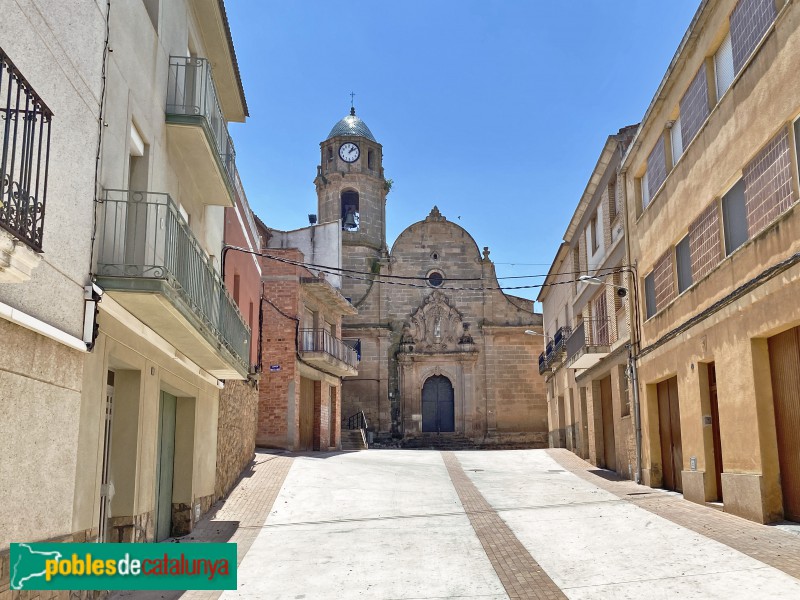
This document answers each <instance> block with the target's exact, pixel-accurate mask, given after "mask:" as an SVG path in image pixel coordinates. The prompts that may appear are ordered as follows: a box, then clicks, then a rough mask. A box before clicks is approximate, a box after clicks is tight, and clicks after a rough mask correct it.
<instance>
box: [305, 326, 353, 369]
mask: <svg viewBox="0 0 800 600" xmlns="http://www.w3.org/2000/svg"><path fill="white" fill-rule="evenodd" d="M300 352H324V353H325V354H328V355H329V356H332V357H333V358H336V359H338V360H340V361H342V362H343V363H345V364H347V365H349V366H351V367H353V368H356V367H358V358H357V357H356V351H355V350H353V349H352V348H351V347H350V346H348V345H347V344H345V343H344V342H343V341H342V340H340V339H339V338H335V337H333V336H332V335H331V333H330V332H329V331H327V330H326V329H301V330H300Z"/></svg>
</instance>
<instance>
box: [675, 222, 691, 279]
mask: <svg viewBox="0 0 800 600" xmlns="http://www.w3.org/2000/svg"><path fill="white" fill-rule="evenodd" d="M675 262H676V265H677V267H678V292H679V293H682V292H683V291H684V290H686V289H687V288H688V287H689V286H690V285H692V256H691V252H690V250H689V236H688V235H687V236H686V237H685V238H683V239H682V240H681V241H680V242H678V245H677V246H675Z"/></svg>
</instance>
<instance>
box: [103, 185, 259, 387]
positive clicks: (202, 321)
mask: <svg viewBox="0 0 800 600" xmlns="http://www.w3.org/2000/svg"><path fill="white" fill-rule="evenodd" d="M103 206H104V208H105V212H104V214H102V215H101V217H100V221H99V223H98V230H99V231H98V260H97V284H98V285H99V286H100V287H102V288H104V289H105V291H106V293H107V294H108V295H109V296H111V297H112V298H113V299H114V300H116V301H117V302H119V303H120V304H121V305H122V306H123V307H125V308H126V309H127V310H128V311H129V312H130V313H131V314H133V315H134V316H136V317H137V318H138V319H139V320H140V321H142V322H143V323H144V324H145V325H147V326H148V327H150V328H152V329H153V330H154V331H156V332H157V333H158V334H159V335H161V337H163V338H164V339H165V340H167V341H168V342H169V343H170V344H172V345H173V346H175V348H176V349H177V350H178V351H179V352H180V353H181V354H183V355H185V356H186V357H187V358H189V359H190V360H192V361H194V362H195V363H197V364H198V365H199V366H200V367H202V368H203V369H205V370H206V371H208V372H209V373H210V374H211V375H213V376H214V377H217V378H218V379H244V378H245V377H246V376H247V373H248V371H249V364H248V362H249V356H250V349H249V347H250V330H249V328H248V326H247V325H246V324H245V321H244V319H243V318H242V315H241V314H240V313H239V309H238V308H237V307H236V304H235V303H234V302H233V299H232V298H231V297H230V295H229V294H228V292H227V290H226V289H225V286H224V284H223V282H222V279H221V278H220V276H219V274H218V273H217V271H216V270H215V269H214V267H213V265H212V264H211V262H210V260H209V258H208V256H207V255H206V253H205V252H204V251H203V249H202V247H201V246H200V243H199V242H198V241H197V239H196V238H195V236H194V234H193V233H192V231H191V230H190V229H189V226H188V224H187V223H186V221H185V220H184V219H183V216H181V214H180V212H179V211H178V208H177V206H176V205H175V203H174V202H173V201H172V199H171V198H170V197H169V195H167V194H159V193H154V192H137V191H130V190H107V191H106V194H105V197H104V199H103ZM179 358H180V356H176V359H179Z"/></svg>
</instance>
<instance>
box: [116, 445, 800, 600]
mask: <svg viewBox="0 0 800 600" xmlns="http://www.w3.org/2000/svg"><path fill="white" fill-rule="evenodd" d="M248 475H249V477H246V478H244V479H243V480H242V482H241V483H240V484H239V486H237V488H236V489H235V490H234V492H233V493H232V494H231V496H230V498H229V499H228V501H227V502H226V503H225V504H224V505H223V506H222V507H221V508H220V509H219V510H218V511H217V512H216V514H215V515H214V516H213V518H212V519H211V520H206V521H204V523H203V524H202V525H201V526H200V527H199V528H198V529H197V530H196V531H195V533H194V535H193V538H194V539H193V541H223V540H225V539H229V538H230V539H231V541H237V542H238V543H239V544H240V548H239V550H240V561H241V562H240V567H239V589H238V590H237V591H235V592H233V591H231V592H225V593H224V594H223V595H222V597H223V598H231V599H233V598H259V599H270V600H272V599H275V600H277V599H287V600H300V599H303V600H313V599H323V598H330V599H337V600H338V599H345V598H378V599H389V598H408V599H412V598H413V599H418V598H431V599H433V598H481V599H487V600H489V599H491V600H494V599H504V598H570V599H603V598H637V599H640V598H648V599H650V598H653V599H655V598H726V599H727V598H748V599H750V598H767V597H768V598H798V597H800V580H798V579H796V578H795V577H797V576H798V575H800V535H797V534H796V529H794V528H793V527H792V526H791V525H785V526H784V527H783V528H781V527H765V526H762V525H757V524H754V523H751V522H749V521H744V520H742V519H739V518H737V517H733V516H730V515H727V514H725V513H722V512H720V511H717V510H715V509H713V508H708V507H703V506H698V505H696V504H692V503H689V502H686V501H684V500H683V499H682V498H681V497H680V496H679V495H677V494H671V493H666V492H662V491H660V490H653V489H651V488H645V487H640V486H637V485H635V484H634V483H632V482H628V481H618V480H616V479H615V478H613V477H609V476H608V474H607V472H605V471H601V470H598V469H595V468H594V467H592V466H591V465H589V464H588V463H585V462H584V461H582V460H581V459H579V458H577V457H576V456H574V455H573V454H571V453H570V452H568V451H566V450H521V451H491V452H480V451H472V452H452V453H451V452H437V451H412V450H370V451H366V452H348V453H330V454H319V453H317V454H313V455H311V454H306V455H280V454H276V455H273V454H270V453H265V452H259V453H258V454H257V456H256V461H255V467H254V469H253V470H252V472H251V473H249V474H248ZM281 482H282V485H280V483H281ZM278 490H279V491H278ZM273 500H274V501H273ZM270 505H271V510H270ZM237 522H238V525H237ZM260 522H263V525H259V523H260ZM231 536H233V537H232V538H231ZM242 557H243V558H242ZM793 575H794V576H793ZM126 596H127V595H126ZM154 597H164V595H161V596H159V595H156V596H154ZM189 597H191V598H201V597H202V598H213V597H217V594H216V593H212V594H208V593H203V594H200V593H197V592H194V593H190V594H184V598H189Z"/></svg>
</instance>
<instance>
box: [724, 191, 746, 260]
mask: <svg viewBox="0 0 800 600" xmlns="http://www.w3.org/2000/svg"><path fill="white" fill-rule="evenodd" d="M722 219H723V224H722V225H723V229H724V231H725V255H726V256H728V255H730V254H731V253H732V252H733V251H734V250H736V249H737V248H738V247H739V246H741V245H742V244H744V243H745V242H746V241H747V209H746V208H745V203H744V180H742V179H740V180H739V181H737V182H736V185H734V186H733V187H732V188H731V189H730V191H729V192H728V193H727V194H725V195H724V196H723V197H722Z"/></svg>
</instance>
